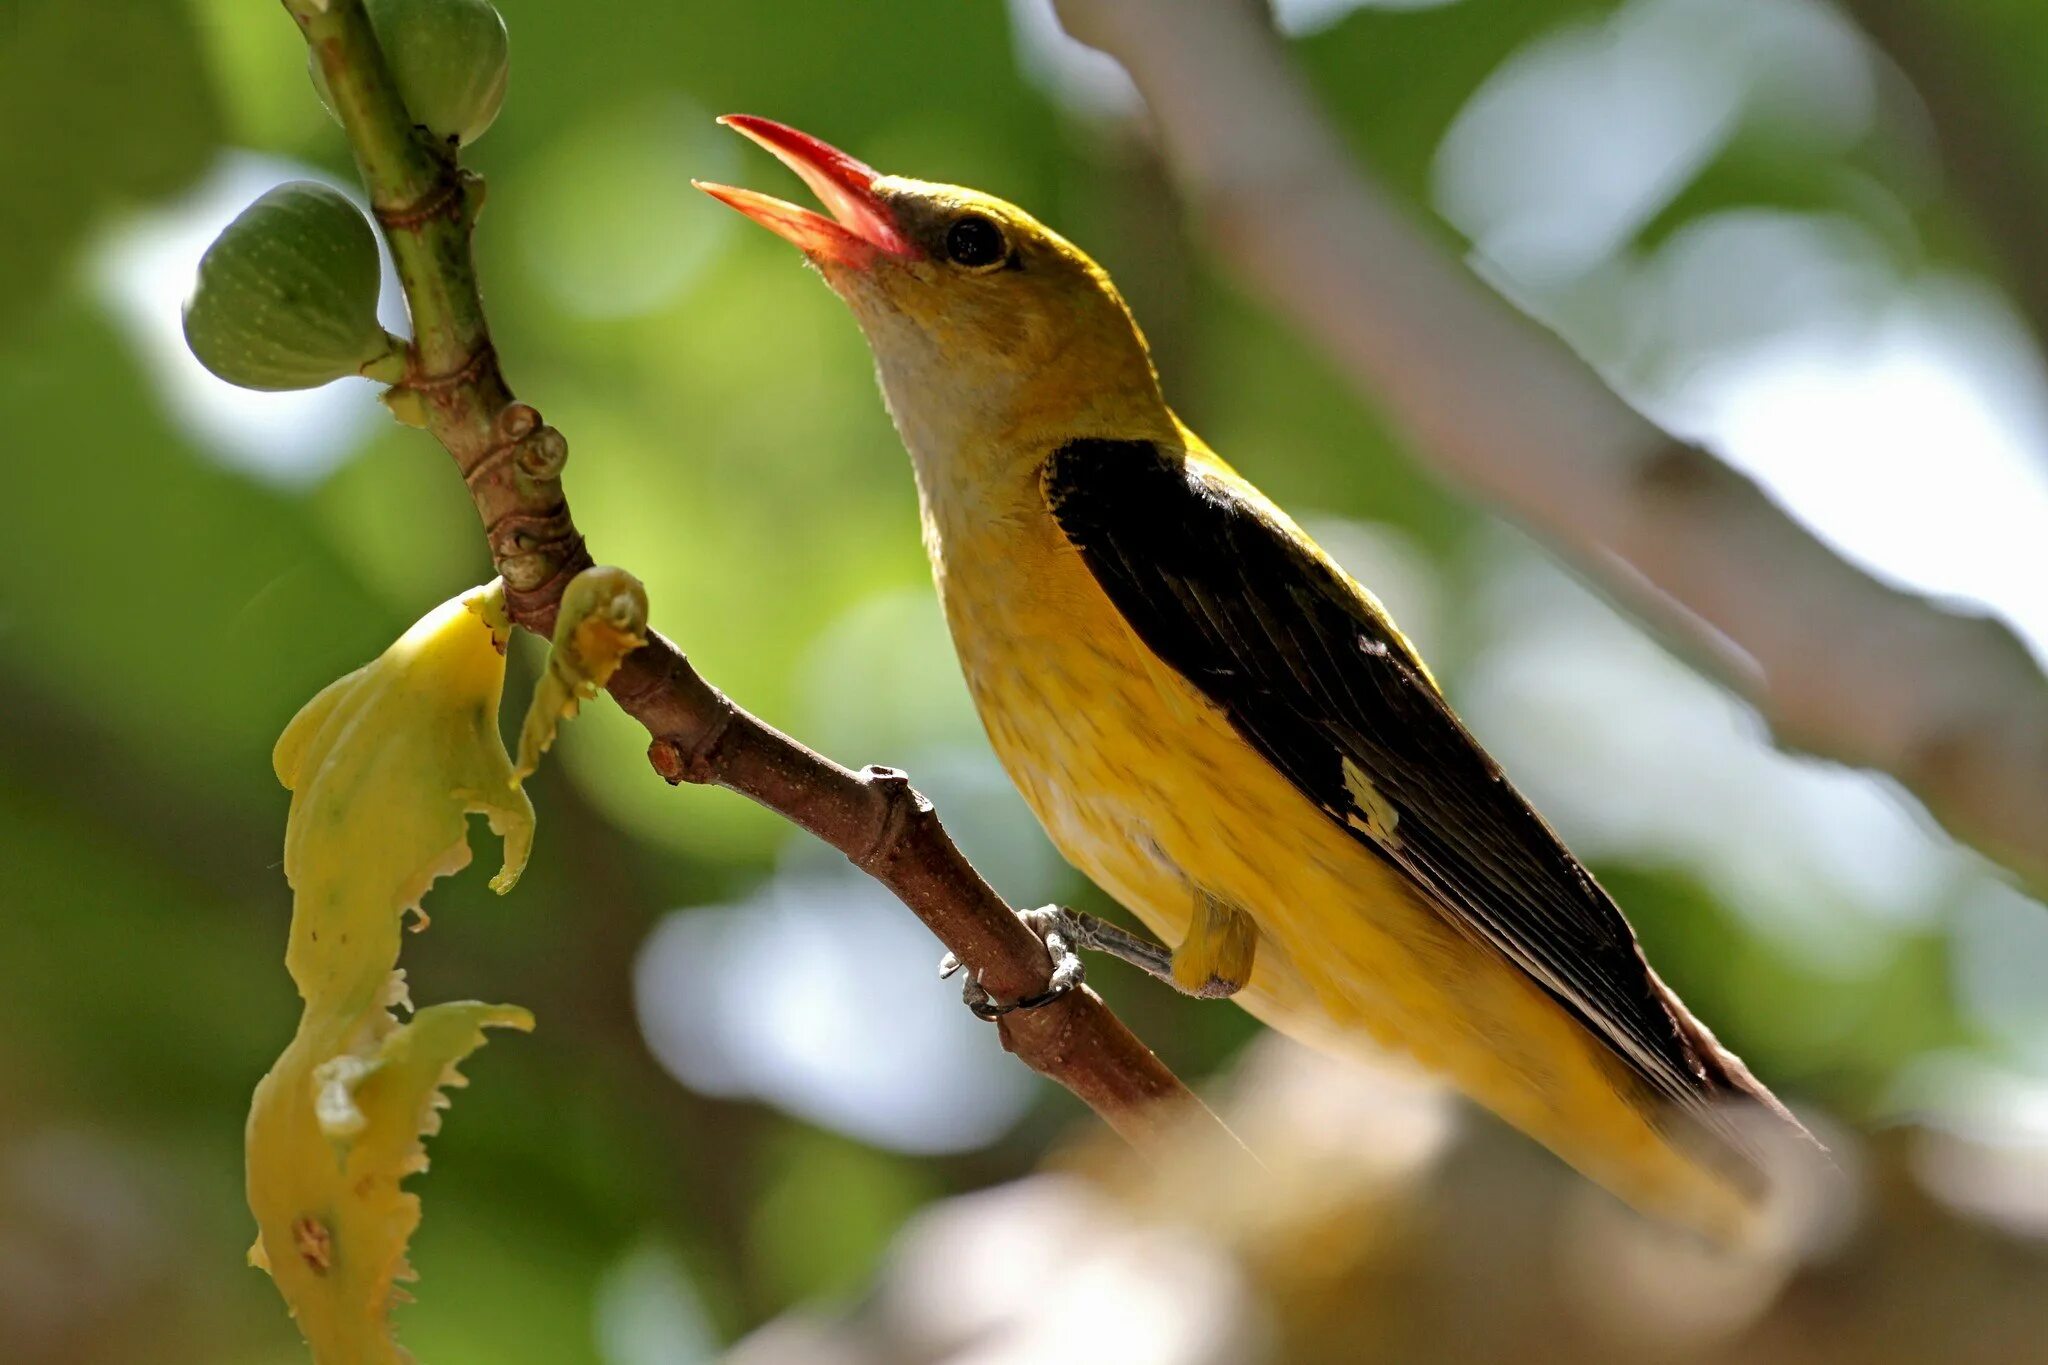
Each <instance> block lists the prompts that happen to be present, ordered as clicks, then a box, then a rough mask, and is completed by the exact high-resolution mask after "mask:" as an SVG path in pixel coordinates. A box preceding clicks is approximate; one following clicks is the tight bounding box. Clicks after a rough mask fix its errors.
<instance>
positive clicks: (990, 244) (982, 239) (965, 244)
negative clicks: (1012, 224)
mask: <svg viewBox="0 0 2048 1365" xmlns="http://www.w3.org/2000/svg"><path fill="white" fill-rule="evenodd" d="M1007 251H1008V246H1007V244H1006V243H1004V241H1003V230H1002V229H1001V228H999V227H997V226H996V225H995V224H994V223H991V222H990V221H989V220H988V219H986V218H981V217H976V216H974V215H972V214H970V215H969V216H967V217H965V218H962V219H960V220H959V221H958V222H956V223H954V224H953V226H951V227H949V228H947V229H946V259H947V260H949V261H951V262H953V264H955V265H964V266H967V267H969V268H970V269H979V268H981V267H983V266H991V265H994V264H996V263H997V262H998V261H1000V260H1002V259H1003V257H1004V255H1005V254H1006V253H1007Z"/></svg>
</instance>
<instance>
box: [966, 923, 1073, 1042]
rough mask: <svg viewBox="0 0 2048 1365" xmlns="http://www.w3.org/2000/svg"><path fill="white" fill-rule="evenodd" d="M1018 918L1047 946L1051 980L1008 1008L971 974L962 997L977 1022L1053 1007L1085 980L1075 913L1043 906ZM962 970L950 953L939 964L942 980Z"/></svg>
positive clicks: (1011, 1003)
mask: <svg viewBox="0 0 2048 1365" xmlns="http://www.w3.org/2000/svg"><path fill="white" fill-rule="evenodd" d="M1017 918H1018V919H1020V920H1022V921H1024V927H1025V928H1027V929H1029V930H1031V932H1032V933H1034V934H1036V935H1038V937H1039V939H1040V940H1041V941H1043V942H1044V944H1045V951H1046V952H1047V953H1049V954H1050V955H1051V956H1052V976H1051V977H1050V978H1049V979H1048V980H1047V981H1046V986H1045V989H1044V990H1042V991H1040V992H1039V993H1038V994H1036V995H1032V996H1027V997H1025V998H1024V999H1022V1000H1017V1001H1012V1002H1010V1003H1008V1004H1005V1003H1003V1002H1001V1001H998V1000H996V999H995V998H993V997H992V996H990V995H989V993H988V992H987V991H986V990H985V989H983V988H982V984H981V982H980V981H978V980H977V979H976V978H975V976H974V973H972V972H969V973H968V974H967V980H966V981H965V983H963V985H962V987H961V991H960V994H961V998H962V999H963V1000H965V1001H966V1003H967V1008H968V1009H970V1010H972V1011H974V1014H975V1017H976V1018H978V1019H987V1020H995V1019H1000V1018H1002V1017H1003V1016H1004V1015H1006V1014H1010V1013H1012V1012H1014V1011H1016V1010H1035V1009H1038V1008H1039V1007H1040V1006H1042V1005H1050V1004H1051V1003H1052V1002H1053V1001H1055V1000H1057V999H1059V998H1060V997H1061V996H1063V995H1065V994H1067V992H1069V991H1071V990H1073V989H1074V988H1075V987H1076V986H1079V985H1080V984H1081V983H1082V982H1083V981H1084V980H1085V979H1086V976H1087V972H1086V969H1085V968H1084V967H1083V966H1082V965H1081V956H1080V954H1079V953H1077V952H1075V951H1074V945H1075V943H1076V942H1077V941H1078V940H1079V939H1080V937H1081V935H1080V933H1079V932H1078V931H1079V928H1080V925H1079V921H1078V920H1077V919H1076V918H1075V916H1074V914H1073V912H1072V911H1070V910H1068V909H1066V908H1065V907H1063V906H1058V905H1041V906H1039V907H1038V908H1037V909H1035V910H1020V911H1018V912H1017ZM959 968H960V960H959V958H958V957H957V956H955V955H954V954H952V953H947V954H946V955H945V957H943V958H941V959H940V960H939V977H940V979H941V980H943V979H945V978H946V977H949V976H951V975H952V974H953V973H954V972H955V971H958V970H959Z"/></svg>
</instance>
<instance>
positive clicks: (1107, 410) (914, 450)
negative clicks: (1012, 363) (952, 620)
mask: <svg viewBox="0 0 2048 1365" xmlns="http://www.w3.org/2000/svg"><path fill="white" fill-rule="evenodd" d="M876 370H877V373H878V375H879V376H880V379H881V383H882V392H883V397H884V398H885V400H886V401H887V403H888V406H889V413H890V416H891V417H892V418H893V419H894V420H895V423H896V429H897V431H898V432H899V433H900V434H901V435H902V437H903V444H904V446H905V448H906V449H908V451H909V452H910V460H911V465H912V467H913V468H914V469H915V471H916V474H917V486H918V494H919V497H920V499H921V501H922V502H923V505H924V511H925V522H926V535H927V538H928V539H930V538H932V537H933V536H940V537H944V538H946V539H949V540H955V541H958V540H960V539H962V538H965V537H977V538H978V537H982V536H987V535H991V534H998V533H1000V532H1001V531H1002V530H1003V529H1004V528H1005V527H1009V526H1013V525H1015V524H1016V523H1019V522H1020V521H1030V520H1036V519H1039V518H1042V517H1043V514H1044V505H1043V501H1042V499H1041V495H1040V492H1039V487H1038V473H1039V468H1040V466H1042V465H1043V464H1044V462H1045V459H1046V457H1047V456H1049V455H1050V454H1051V453H1052V452H1053V451H1054V450H1057V449H1058V448H1059V447H1060V446H1062V445H1065V444H1066V443H1067V442H1069V441H1072V440H1077V439H1080V438H1082V437H1091V436H1092V437H1110V438H1115V439H1121V440H1159V441H1166V442H1172V441H1175V440H1176V439H1177V434H1178V428H1177V426H1176V424H1175V422H1174V419H1173V415H1172V413H1171V412H1169V411H1168V409H1167V407H1166V402H1165V400H1164V398H1163V397H1161V395H1160V391H1159V382H1158V379H1157V377H1156V376H1155V375H1154V374H1153V372H1152V367H1151V364H1150V362H1149V360H1148V358H1147V357H1146V356H1145V354H1144V352H1143V351H1142V349H1135V350H1134V351H1133V352H1132V353H1131V354H1129V355H1109V356H1102V355H1098V356H1096V357H1093V358H1082V357H1078V356H1077V357H1072V358H1067V357H1062V358H1060V359H1059V360H1058V361H1056V362H1055V364H1054V365H1052V366H1049V367H1043V368H1038V369H1034V370H1031V371H1029V372H1024V371H1020V370H1012V369H1009V368H1006V367H1005V368H994V367H991V368H990V369H987V370H981V371H977V370H975V369H971V368H964V367H962V366H960V365H958V364H957V363H955V362H951V361H949V358H948V357H945V356H942V355H939V354H937V353H936V352H935V351H934V352H930V353H927V352H925V351H924V350H923V349H922V348H900V349H892V350H891V351H889V352H887V353H882V354H880V355H879V356H878V361H877V366H876ZM933 549H934V556H935V557H936V555H937V552H938V547H937V546H936V545H934V547H933Z"/></svg>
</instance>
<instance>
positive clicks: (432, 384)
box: [405, 341, 498, 397]
mask: <svg viewBox="0 0 2048 1365" xmlns="http://www.w3.org/2000/svg"><path fill="white" fill-rule="evenodd" d="M414 353H415V354H417V353H418V347H417V345H415V347H414ZM497 357H498V352H497V349H496V348H495V347H493V346H492V345H491V343H490V342H488V341H485V342H483V343H482V344H481V345H479V346H478V347H477V348H476V350H475V351H473V352H471V353H470V357H469V359H467V360H465V361H463V362H462V364H461V365H459V366H457V367H456V368H455V369H453V370H450V371H448V372H447V373H445V374H408V375H407V376H406V377H405V387H406V388H408V389H411V390H413V391H414V392H416V393H420V394H423V395H426V396H429V397H432V396H433V395H435V394H441V393H446V392H448V391H449V390H451V389H461V388H466V387H468V386H469V385H471V384H474V383H475V382H476V379H477V376H478V375H480V374H482V373H483V371H484V367H485V366H486V365H490V364H495V363H496V361H497Z"/></svg>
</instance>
